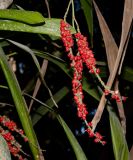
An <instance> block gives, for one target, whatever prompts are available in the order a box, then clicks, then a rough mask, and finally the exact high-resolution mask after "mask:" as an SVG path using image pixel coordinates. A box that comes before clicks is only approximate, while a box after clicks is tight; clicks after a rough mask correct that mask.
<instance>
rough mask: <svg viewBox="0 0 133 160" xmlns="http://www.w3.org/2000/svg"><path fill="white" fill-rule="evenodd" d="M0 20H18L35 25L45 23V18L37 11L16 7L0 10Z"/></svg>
mask: <svg viewBox="0 0 133 160" xmlns="http://www.w3.org/2000/svg"><path fill="white" fill-rule="evenodd" d="M0 20H11V21H18V22H22V23H26V24H29V25H36V26H37V25H42V24H44V23H45V18H44V17H43V16H42V15H41V14H40V13H39V12H35V11H25V10H16V9H4V10H0Z"/></svg>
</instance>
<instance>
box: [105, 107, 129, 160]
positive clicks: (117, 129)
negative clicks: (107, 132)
mask: <svg viewBox="0 0 133 160" xmlns="http://www.w3.org/2000/svg"><path fill="white" fill-rule="evenodd" d="M107 109H108V112H109V120H110V127H111V136H112V144H113V151H114V156H115V160H129V151H128V146H127V142H126V139H125V137H124V134H123V130H122V127H121V124H120V122H119V119H118V117H117V116H116V114H115V112H114V111H113V109H112V108H111V107H110V106H108V107H107Z"/></svg>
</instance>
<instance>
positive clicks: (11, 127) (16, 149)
mask: <svg viewBox="0 0 133 160" xmlns="http://www.w3.org/2000/svg"><path fill="white" fill-rule="evenodd" d="M0 123H1V124H2V125H3V126H4V127H6V128H7V129H8V130H5V129H4V128H3V127H2V126H0V134H1V135H2V136H3V137H4V139H5V140H6V141H7V144H8V147H9V150H10V152H11V154H12V155H13V156H15V157H18V159H19V160H23V159H24V158H23V157H22V156H21V155H20V152H22V149H21V148H22V146H21V145H20V144H19V143H18V142H17V141H16V139H15V138H14V136H13V135H12V132H17V133H18V134H19V135H20V136H21V137H22V138H23V139H24V141H25V142H26V141H28V139H27V137H26V136H25V135H24V132H23V130H22V129H18V128H17V125H16V123H15V122H14V121H12V120H10V119H9V118H7V117H6V116H0ZM10 131H11V132H10Z"/></svg>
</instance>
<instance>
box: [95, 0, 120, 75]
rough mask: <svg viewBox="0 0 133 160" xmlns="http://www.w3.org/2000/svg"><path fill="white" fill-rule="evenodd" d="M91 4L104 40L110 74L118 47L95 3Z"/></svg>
mask: <svg viewBox="0 0 133 160" xmlns="http://www.w3.org/2000/svg"><path fill="white" fill-rule="evenodd" d="M93 3H94V7H95V11H96V14H97V18H98V21H99V25H100V29H101V32H102V35H103V40H104V44H105V49H106V55H107V62H108V67H109V71H110V73H111V72H112V70H113V68H114V64H115V60H116V57H117V53H118V47H117V45H116V43H115V40H114V38H113V36H112V33H111V32H110V29H109V27H108V25H107V23H106V21H105V19H104V17H103V16H102V14H101V12H100V10H99V8H98V6H97V4H96V3H95V1H93Z"/></svg>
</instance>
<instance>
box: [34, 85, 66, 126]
mask: <svg viewBox="0 0 133 160" xmlns="http://www.w3.org/2000/svg"><path fill="white" fill-rule="evenodd" d="M68 92H69V89H68V88H67V87H63V88H61V89H60V90H59V91H58V92H57V93H56V94H55V95H54V96H53V98H54V100H55V101H56V103H58V102H59V101H60V100H61V99H62V98H64V97H65V96H66V95H67V94H68ZM45 104H47V105H48V106H49V107H51V108H53V107H54V103H53V101H52V100H51V98H50V99H48V100H47V101H46V102H45ZM47 112H48V109H47V108H45V107H44V106H40V107H39V108H38V109H37V110H36V113H34V114H32V123H33V125H35V124H36V123H37V122H38V121H39V120H40V119H41V118H42V116H44V115H45V114H46V113H47Z"/></svg>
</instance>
